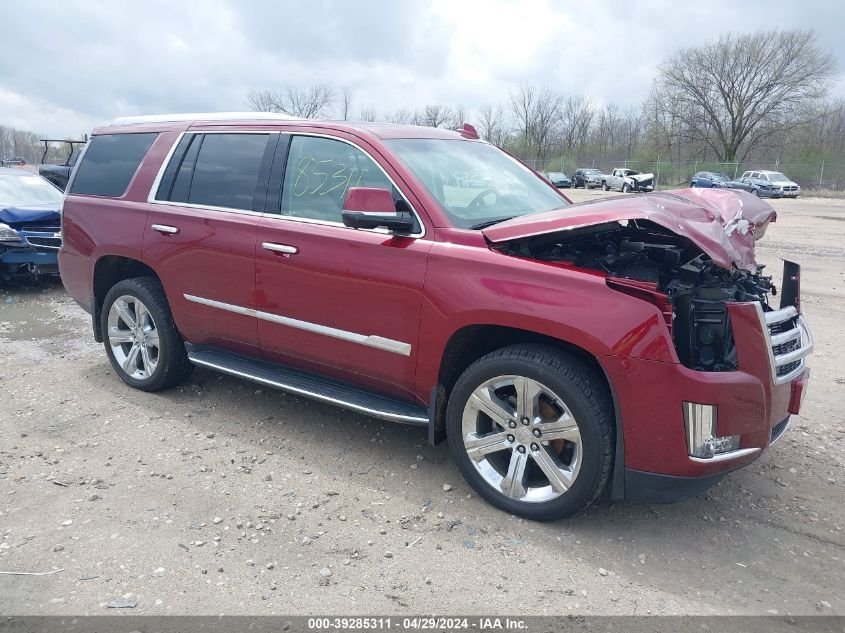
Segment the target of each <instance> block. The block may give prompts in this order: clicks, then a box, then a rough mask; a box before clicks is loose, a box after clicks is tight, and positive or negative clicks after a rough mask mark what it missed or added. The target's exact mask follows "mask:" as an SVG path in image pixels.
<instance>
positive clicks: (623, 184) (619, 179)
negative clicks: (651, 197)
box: [601, 167, 654, 193]
mask: <svg viewBox="0 0 845 633" xmlns="http://www.w3.org/2000/svg"><path fill="white" fill-rule="evenodd" d="M601 188H602V189H603V190H604V191H610V190H611V189H613V190H616V191H621V192H622V193H628V192H629V191H653V190H654V174H642V173H640V172H638V171H636V170H634V169H626V168H622V167H620V168H618V169H614V170H613V171H612V172H610V174H602V177H601Z"/></svg>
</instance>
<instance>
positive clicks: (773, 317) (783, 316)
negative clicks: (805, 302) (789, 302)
mask: <svg viewBox="0 0 845 633" xmlns="http://www.w3.org/2000/svg"><path fill="white" fill-rule="evenodd" d="M796 316H798V309H797V308H796V307H795V306H786V307H785V308H781V309H780V310H772V311H771V312H766V313H765V317H766V325H771V324H772V323H782V322H783V321H788V320H789V319H792V318H793V317H796Z"/></svg>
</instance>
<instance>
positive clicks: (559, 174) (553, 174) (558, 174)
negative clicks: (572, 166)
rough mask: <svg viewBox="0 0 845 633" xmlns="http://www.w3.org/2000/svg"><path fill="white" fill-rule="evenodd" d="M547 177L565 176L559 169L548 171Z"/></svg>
mask: <svg viewBox="0 0 845 633" xmlns="http://www.w3.org/2000/svg"><path fill="white" fill-rule="evenodd" d="M549 178H556V179H557V178H566V174H562V173H560V172H559V171H552V172H549Z"/></svg>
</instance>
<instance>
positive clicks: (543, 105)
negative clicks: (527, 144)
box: [531, 88, 561, 161]
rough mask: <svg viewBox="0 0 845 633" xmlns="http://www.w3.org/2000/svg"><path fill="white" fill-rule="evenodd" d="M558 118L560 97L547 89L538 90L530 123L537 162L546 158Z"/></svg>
mask: <svg viewBox="0 0 845 633" xmlns="http://www.w3.org/2000/svg"><path fill="white" fill-rule="evenodd" d="M560 117H561V100H560V95H559V94H557V93H555V92H553V91H552V90H550V89H549V88H541V89H540V90H538V91H537V98H536V99H535V101H534V109H533V111H532V123H531V130H532V132H533V137H534V139H533V140H534V144H535V146H536V148H537V152H536V157H537V160H538V161H542V160H545V159H546V157H547V156H548V151H549V146H550V144H551V141H552V138H553V136H554V134H555V132H556V130H557V129H558V126H559V124H560Z"/></svg>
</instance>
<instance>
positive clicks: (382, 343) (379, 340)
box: [183, 294, 411, 356]
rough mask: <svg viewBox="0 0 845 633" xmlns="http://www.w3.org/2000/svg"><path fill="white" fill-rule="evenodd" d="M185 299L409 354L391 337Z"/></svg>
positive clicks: (191, 297)
mask: <svg viewBox="0 0 845 633" xmlns="http://www.w3.org/2000/svg"><path fill="white" fill-rule="evenodd" d="M183 296H184V297H185V299H187V300H188V301H193V302H194V303H199V304H202V305H206V306H210V307H212V308H219V309H220V310H226V311H228V312H234V313H235V314H243V315H245V316H251V317H255V318H256V319H261V320H262V321H270V322H271V323H278V324H279V325H286V326H288V327H293V328H296V329H298V330H305V331H307V332H314V333H315V334H322V335H323V336H330V337H332V338H337V339H341V340H343V341H349V342H350V343H358V344H359V345H365V346H366V347H374V348H376V349H380V350H384V351H386V352H393V353H394V354H401V355H402V356H410V355H411V344H410V343H403V342H402V341H394V340H393V339H389V338H384V337H382V336H376V335H372V334H371V335H367V334H358V333H357V332H348V331H347V330H339V329H337V328H333V327H328V326H326V325H320V324H318V323H310V322H308V321H300V320H299V319H292V318H290V317H286V316H281V315H279V314H273V313H272V312H263V311H261V310H254V309H253V308H244V307H242V306H236V305H232V304H231V303H223V302H222V301H215V300H214V299H205V298H203V297H197V296H195V295H189V294H184V295H183Z"/></svg>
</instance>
